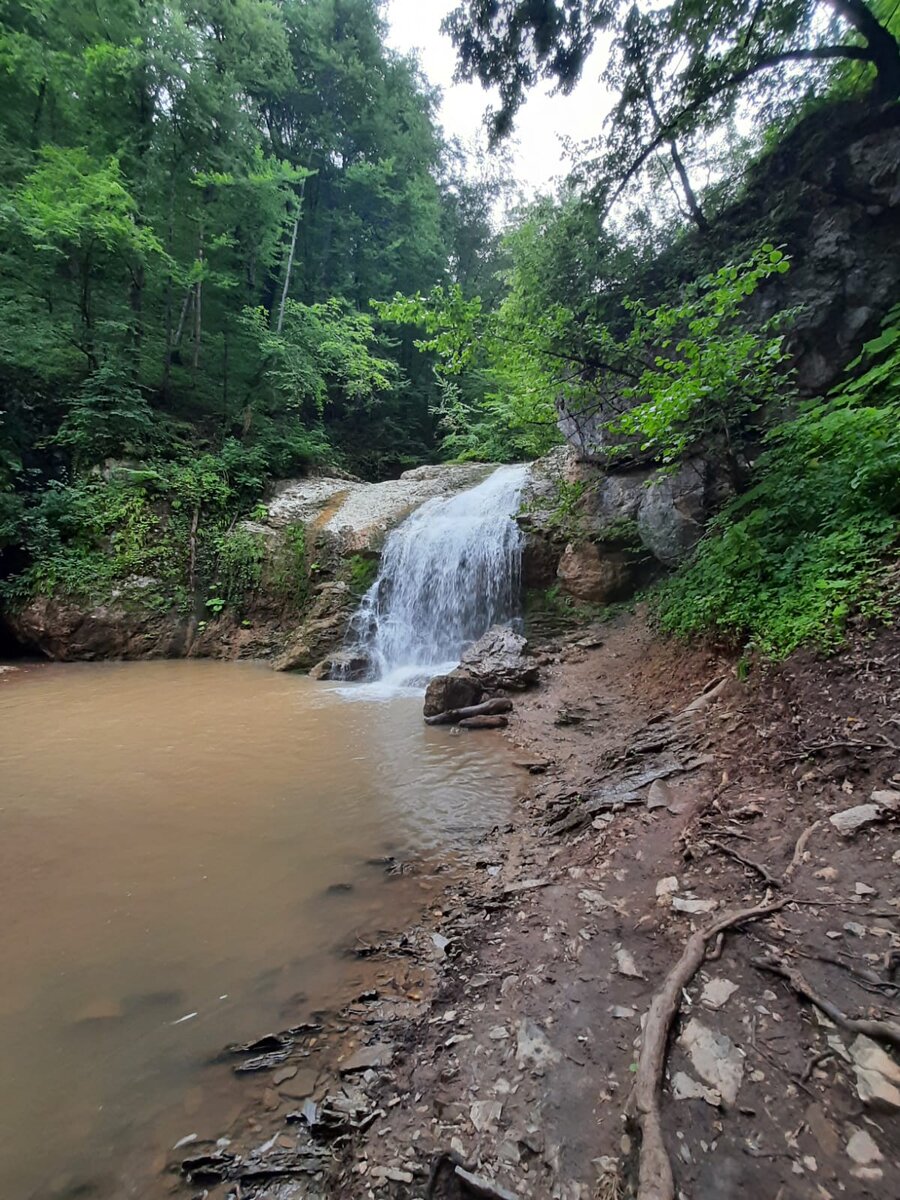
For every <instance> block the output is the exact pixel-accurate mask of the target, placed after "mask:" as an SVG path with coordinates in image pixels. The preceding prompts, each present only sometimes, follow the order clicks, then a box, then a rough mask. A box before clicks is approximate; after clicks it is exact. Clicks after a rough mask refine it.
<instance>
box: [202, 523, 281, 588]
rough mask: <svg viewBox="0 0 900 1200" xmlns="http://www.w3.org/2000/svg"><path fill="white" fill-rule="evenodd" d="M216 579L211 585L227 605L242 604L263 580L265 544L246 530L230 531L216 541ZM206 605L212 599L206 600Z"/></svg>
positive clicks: (255, 534)
mask: <svg viewBox="0 0 900 1200" xmlns="http://www.w3.org/2000/svg"><path fill="white" fill-rule="evenodd" d="M214 549H215V555H216V581H215V583H214V584H213V586H214V587H216V588H217V589H218V590H219V592H220V594H221V596H222V597H223V598H224V601H225V603H226V604H231V605H233V606H235V607H237V608H241V607H243V606H244V605H245V604H246V603H247V602H248V601H249V599H250V598H251V596H252V595H253V593H254V592H255V591H256V590H257V589H258V587H259V585H260V582H261V581H262V570H263V563H264V562H265V557H266V543H265V538H264V537H263V536H262V534H259V533H253V532H251V531H250V530H249V529H242V528H241V527H240V526H238V528H237V529H232V530H229V531H228V532H227V533H224V534H222V535H221V536H219V537H218V538H216V540H215V546H214ZM206 603H207V607H211V602H210V601H209V600H207V602H206Z"/></svg>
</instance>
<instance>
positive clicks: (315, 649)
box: [272, 582, 358, 671]
mask: <svg viewBox="0 0 900 1200" xmlns="http://www.w3.org/2000/svg"><path fill="white" fill-rule="evenodd" d="M357 603H358V601H357V598H356V596H355V595H354V594H353V592H352V591H351V590H350V588H349V587H348V586H347V584H346V583H340V582H337V583H323V584H321V586H320V587H319V589H318V594H317V596H316V599H315V601H314V602H313V605H312V607H311V608H310V610H309V614H308V615H307V617H306V619H305V620H304V621H303V622H302V624H301V625H300V626H299V627H298V628H297V629H296V631H295V632H294V633H293V634H292V635H291V637H290V638H289V639H288V642H287V645H286V646H285V647H284V649H283V650H282V652H281V654H279V655H278V657H277V658H276V659H275V661H274V662H273V664H272V665H273V667H274V668H275V670H276V671H308V670H309V668H310V667H312V666H315V665H316V663H320V662H321V661H322V660H323V659H324V658H327V656H328V655H329V654H333V653H334V651H336V650H338V649H340V647H341V645H342V643H343V641H344V637H345V636H346V633H347V628H348V626H349V624H350V620H351V618H352V616H353V613H354V612H355V611H356V606H357Z"/></svg>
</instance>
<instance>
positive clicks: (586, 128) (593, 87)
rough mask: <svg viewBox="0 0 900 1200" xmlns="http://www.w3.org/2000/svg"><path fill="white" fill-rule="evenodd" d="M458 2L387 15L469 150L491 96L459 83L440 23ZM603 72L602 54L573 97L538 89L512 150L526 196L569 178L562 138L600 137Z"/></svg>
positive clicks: (397, 44)
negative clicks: (600, 78) (440, 96)
mask: <svg viewBox="0 0 900 1200" xmlns="http://www.w3.org/2000/svg"><path fill="white" fill-rule="evenodd" d="M457 2H458V0H386V3H385V6H384V14H385V16H386V18H387V20H388V22H389V25H390V34H389V36H388V43H389V44H390V45H391V46H393V47H394V49H396V50H400V51H403V52H408V51H411V50H414V51H416V52H417V54H418V57H419V62H420V63H421V66H422V70H423V72H424V74H425V75H426V76H427V77H428V79H429V80H430V82H431V83H433V84H435V85H437V87H439V88H440V89H441V91H442V92H443V101H442V104H441V108H440V120H441V124H442V125H443V127H444V129H445V131H446V132H447V134H449V135H450V136H451V137H458V138H459V139H460V140H461V141H462V142H463V144H464V145H467V146H468V145H473V144H477V143H478V142H479V141H480V140H481V131H482V130H483V118H484V113H485V110H486V109H487V108H488V107H489V105H490V95H489V94H488V93H487V92H485V91H483V90H482V88H481V86H480V85H479V84H477V83H454V82H453V71H454V68H455V66H456V54H455V52H454V49H453V44H452V42H451V41H450V39H449V38H448V37H446V36H445V35H444V34H443V33H441V21H442V19H443V18H444V17H445V16H446V14H447V13H448V12H449V11H450V10H451V9H452V8H454V7H456V4H457ZM601 69H602V58H601V54H600V53H599V52H597V53H595V54H594V56H593V61H591V62H589V63H588V65H587V68H586V70H585V74H584V77H583V78H582V80H581V82H580V83H579V84H578V86H577V87H576V89H575V91H574V92H573V93H572V94H571V95H569V96H553V95H551V94H550V93H551V89H550V87H549V86H547V85H544V84H541V85H539V86H538V87H536V88H535V89H534V91H533V92H532V94H531V95H530V97H529V99H528V100H527V102H526V103H525V105H524V106H523V108H522V109H521V110H520V112H519V116H518V118H517V120H516V126H515V131H514V140H513V141H512V142H511V144H510V147H509V148H510V150H511V151H512V165H513V170H514V172H515V174H516V177H517V179H518V181H519V183H520V184H521V185H522V187H523V188H524V190H525V191H526V192H527V193H533V192H535V191H540V190H547V189H548V186H549V185H550V184H551V183H552V181H553V180H554V179H556V178H557V177H559V176H561V175H564V174H565V160H564V157H563V154H562V148H561V144H560V138H561V137H569V138H572V139H574V140H576V141H580V140H582V139H584V138H589V137H595V136H596V135H597V134H598V133H599V132H600V128H601V125H602V122H603V118H604V115H605V113H606V111H607V108H608V103H609V102H608V99H607V96H606V93H605V92H604V89H603V88H602V87H601V85H600V84H599V83H598V82H597V77H598V75H599V74H600V71H601Z"/></svg>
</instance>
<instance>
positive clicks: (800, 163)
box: [559, 103, 900, 463]
mask: <svg viewBox="0 0 900 1200" xmlns="http://www.w3.org/2000/svg"><path fill="white" fill-rule="evenodd" d="M765 241H771V242H774V243H775V244H777V245H779V246H783V247H784V249H785V250H786V252H787V253H788V254H789V255H790V257H791V269H790V271H789V272H788V273H787V274H786V275H777V276H774V277H773V278H771V279H770V280H768V281H767V282H766V283H765V284H764V285H763V286H762V287H761V288H760V290H759V291H758V292H757V293H756V294H755V296H753V297H752V298H751V301H750V305H749V316H750V320H751V321H759V322H762V321H764V320H766V319H767V318H769V317H771V316H772V315H773V314H775V313H776V312H780V311H782V310H784V309H792V310H795V311H796V316H795V318H794V320H793V323H792V331H791V334H790V337H789V339H788V347H789V349H790V351H791V365H792V366H793V367H794V369H795V371H796V379H797V384H798V386H799V388H800V391H801V393H802V394H804V395H808V396H813V395H819V394H822V393H824V392H826V391H827V390H828V389H829V388H830V387H831V386H832V385H833V384H834V383H835V382H836V381H837V379H838V377H839V376H840V374H841V372H842V371H843V369H844V367H845V366H846V365H847V363H848V362H850V361H851V359H853V358H854V357H855V356H856V354H857V353H858V352H859V348H860V346H861V344H862V343H863V341H865V340H866V339H867V338H869V337H872V336H874V335H875V334H876V333H877V332H878V329H879V326H880V323H881V321H882V319H883V317H884V316H885V315H886V313H887V312H888V310H889V309H890V308H891V307H893V305H894V304H896V303H897V299H898V296H900V108H898V106H897V105H892V106H889V107H887V108H886V109H884V110H883V111H881V112H875V113H873V112H872V111H871V110H869V109H867V108H864V107H863V106H862V105H859V104H855V103H854V104H850V103H847V104H840V105H832V106H830V107H828V108H826V109H822V110H820V111H818V112H815V113H813V114H811V115H810V116H809V117H807V118H806V119H805V120H803V121H801V122H800V123H799V124H798V125H797V127H796V128H795V129H794V130H793V132H792V133H791V134H789V135H788V137H786V138H785V139H784V140H783V141H782V142H781V143H780V145H779V146H778V148H777V150H776V151H774V152H773V153H772V154H771V155H769V157H767V158H764V159H763V160H761V161H760V162H759V163H758V164H757V165H756V167H755V169H754V172H753V175H752V177H751V179H750V181H749V183H748V186H747V189H746V192H745V194H744V196H743V197H742V199H741V200H740V201H738V202H737V203H736V204H734V205H732V206H731V207H730V208H729V209H727V210H726V211H725V212H723V213H722V214H721V215H720V216H719V217H718V218H717V219H716V221H715V222H714V224H713V227H712V229H711V230H710V232H709V233H708V234H707V235H705V236H704V237H703V238H700V237H694V238H693V239H688V240H687V242H686V243H685V244H683V245H681V244H680V245H679V246H678V247H677V248H676V249H675V250H673V251H671V252H670V256H663V258H662V259H660V260H659V262H657V263H656V264H654V268H653V271H654V273H655V274H656V275H657V276H659V277H662V278H666V277H667V278H668V280H669V285H670V286H671V284H672V281H673V279H675V280H677V277H678V272H677V271H676V264H675V261H674V260H675V257H676V256H678V258H679V259H680V261H681V262H682V263H683V264H686V265H687V266H688V267H689V268H690V269H691V270H692V272H693V274H694V275H698V274H703V273H704V271H709V270H714V269H715V268H716V267H719V266H721V265H722V264H723V263H725V262H728V261H733V260H735V259H737V258H740V257H741V256H742V255H743V254H745V253H747V252H749V251H751V250H753V249H754V248H756V247H757V246H759V245H761V244H762V243H763V242H765ZM669 258H671V259H672V261H669ZM684 282H687V278H685V279H684ZM656 287H657V291H656V294H657V295H658V285H656ZM646 288H647V290H648V293H650V294H654V283H653V280H651V279H648V280H647V281H646ZM611 415H613V414H612V413H611V412H605V411H601V412H599V413H597V414H596V415H590V416H580V415H579V414H577V413H574V412H569V411H566V410H565V409H564V408H563V409H561V410H560V413H559V416H560V427H561V429H562V431H563V434H564V436H565V437H566V439H567V441H568V442H569V443H570V445H572V446H573V447H574V448H575V449H576V451H577V452H578V454H579V455H580V456H581V457H582V458H584V459H587V460H589V461H593V462H597V463H604V462H605V461H606V458H607V455H606V448H607V438H608V435H605V434H604V431H603V428H602V426H603V424H604V422H605V421H607V420H608V419H609V417H610V416H611Z"/></svg>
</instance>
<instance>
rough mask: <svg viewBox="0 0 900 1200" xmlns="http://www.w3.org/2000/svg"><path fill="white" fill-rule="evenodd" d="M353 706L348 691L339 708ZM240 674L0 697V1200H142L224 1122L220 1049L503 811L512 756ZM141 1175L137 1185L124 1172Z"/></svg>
mask: <svg viewBox="0 0 900 1200" xmlns="http://www.w3.org/2000/svg"><path fill="white" fill-rule="evenodd" d="M344 692H346V689H345V690H344ZM344 692H342V691H341V689H339V688H337V687H335V686H334V685H330V684H319V683H313V682H311V681H310V680H308V679H306V678H305V677H299V676H290V675H278V674H275V673H274V672H272V671H270V670H268V669H267V668H265V667H264V666H262V665H258V664H225V663H203V662H163V663H157V662H151V663H105V664H45V665H38V666H31V667H22V668H21V669H19V670H17V671H14V672H8V673H0V1196H2V1197H3V1200H31V1198H37V1197H40V1198H44V1197H64V1196H75V1195H78V1196H85V1197H88V1196H89V1197H91V1198H92V1200H94V1198H98V1200H107V1197H112V1196H116V1197H121V1196H143V1195H149V1194H150V1189H149V1185H148V1175H147V1173H146V1172H145V1170H144V1166H146V1164H149V1163H151V1162H152V1161H154V1160H155V1161H160V1159H161V1157H162V1156H163V1155H164V1153H165V1152H166V1151H167V1150H169V1149H171V1147H172V1145H173V1143H174V1141H176V1140H178V1139H179V1138H181V1137H183V1136H185V1135H187V1134H190V1133H191V1132H193V1131H195V1130H196V1129H198V1128H201V1127H202V1128H204V1129H206V1130H208V1131H209V1132H211V1133H213V1134H215V1133H217V1132H219V1131H221V1129H222V1128H223V1125H222V1124H220V1122H224V1121H226V1120H227V1119H228V1116H229V1114H230V1115H231V1116H232V1117H233V1116H234V1113H235V1111H236V1107H237V1108H239V1107H240V1103H241V1092H240V1086H239V1084H238V1083H237V1081H236V1080H233V1079H232V1077H231V1076H230V1073H229V1072H228V1071H227V1069H225V1068H223V1067H221V1066H218V1067H216V1066H211V1065H210V1060H211V1059H212V1058H213V1057H214V1056H215V1055H216V1054H217V1052H218V1051H220V1049H221V1048H222V1047H223V1045H225V1044H226V1043H228V1042H235V1041H244V1040H249V1039H252V1038H254V1037H256V1036H259V1035H260V1034H262V1033H266V1032H268V1031H270V1030H271V1029H278V1028H284V1027H285V1026H286V1025H289V1024H293V1023H297V1022H298V1021H299V1020H303V1019H305V1018H306V1017H308V1015H309V1014H310V1013H311V1012H313V1011H316V1010H317V1009H320V1008H327V1007H328V1006H329V1005H332V1004H334V1003H336V1002H339V1001H340V999H341V997H342V995H343V993H344V992H346V990H347V988H349V987H352V985H353V983H354V974H353V973H354V971H357V970H358V969H359V968H358V965H357V964H355V962H354V960H353V959H352V958H350V957H348V956H347V955H346V954H342V953H341V950H342V948H344V947H346V946H347V945H352V944H353V942H354V939H355V938H357V937H359V936H365V935H366V934H367V933H370V932H371V931H372V930H373V929H392V930H400V929H403V928H404V927H405V925H406V924H408V923H409V922H410V921H414V920H415V919H416V916H417V913H418V911H419V909H420V908H421V904H422V898H423V890H422V889H423V887H424V885H423V882H422V876H421V875H418V876H415V877H412V876H401V877H400V878H391V877H390V876H388V875H386V873H385V870H384V867H383V865H379V864H377V863H373V862H372V861H370V860H373V859H379V858H382V857H384V856H389V855H393V856H395V857H396V858H397V859H400V860H410V859H416V860H418V861H419V862H420V863H423V864H425V870H426V872H427V870H428V866H427V864H429V863H430V864H432V865H436V864H437V863H438V862H439V861H443V862H446V861H448V860H451V861H452V858H453V856H454V855H455V854H456V853H458V852H459V851H464V850H465V848H466V847H470V846H474V845H475V844H476V843H477V841H478V839H479V837H480V836H481V835H482V834H483V833H485V832H486V831H487V830H489V829H490V828H491V827H492V826H493V825H494V824H496V823H497V822H498V821H502V820H503V819H504V817H505V815H506V814H507V813H508V812H509V805H510V803H511V801H512V797H513V794H514V791H515V787H516V778H515V774H514V768H513V767H512V765H511V762H510V759H509V756H508V753H507V750H506V747H505V745H504V743H502V742H500V741H499V740H496V739H495V738H494V737H493V736H492V735H479V734H475V735H468V736H467V735H465V734H458V735H454V734H453V733H451V732H449V731H448V730H446V729H431V728H429V727H427V726H425V725H423V723H422V719H421V700H420V699H417V698H413V697H399V698H394V699H391V700H380V701H379V700H374V699H370V700H365V701H360V700H355V701H354V700H352V699H350V698H348V696H347V695H346V694H344ZM141 1164H144V1166H142V1165H141Z"/></svg>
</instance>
